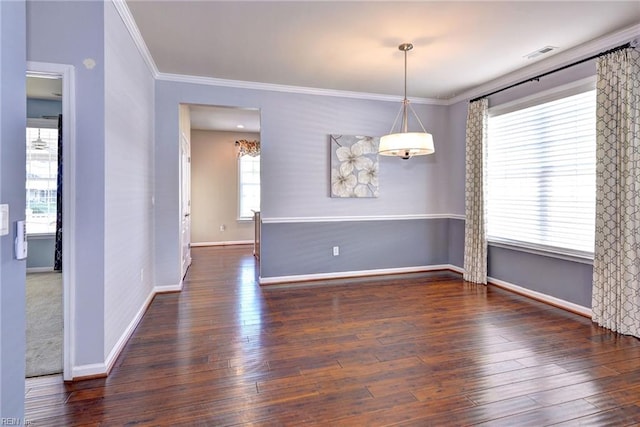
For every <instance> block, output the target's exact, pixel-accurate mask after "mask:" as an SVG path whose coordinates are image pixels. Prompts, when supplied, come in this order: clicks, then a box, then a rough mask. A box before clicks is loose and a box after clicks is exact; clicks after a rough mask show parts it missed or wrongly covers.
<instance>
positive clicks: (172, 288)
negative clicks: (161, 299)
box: [153, 280, 182, 294]
mask: <svg viewBox="0 0 640 427" xmlns="http://www.w3.org/2000/svg"><path fill="white" fill-rule="evenodd" d="M181 290H182V280H181V281H180V283H178V284H177V285H164V286H155V287H154V288H153V292H154V294H162V293H165V292H180V291H181Z"/></svg>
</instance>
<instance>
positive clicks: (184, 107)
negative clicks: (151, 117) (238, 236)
mask: <svg viewBox="0 0 640 427" xmlns="http://www.w3.org/2000/svg"><path fill="white" fill-rule="evenodd" d="M178 115H179V118H178V123H179V124H178V128H179V129H178V133H179V145H180V286H181V287H182V283H183V281H184V277H185V276H186V274H187V270H188V269H189V267H190V266H191V137H190V134H191V123H190V120H189V119H188V117H189V106H188V104H180V105H179V107H178ZM185 156H186V158H185ZM185 196H186V198H185ZM185 204H186V206H185ZM185 225H186V228H187V233H185ZM185 234H186V237H185ZM185 240H186V242H185ZM185 243H186V245H185ZM185 246H186V250H185Z"/></svg>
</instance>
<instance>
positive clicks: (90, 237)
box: [2, 1, 105, 365]
mask: <svg viewBox="0 0 640 427" xmlns="http://www.w3.org/2000/svg"><path fill="white" fill-rule="evenodd" d="M2 3H5V2H2ZM87 58H92V59H93V60H95V61H96V66H95V68H93V69H87V68H86V67H85V66H84V65H83V61H84V60H85V59H87ZM27 59H28V60H30V61H39V62H51V63H58V64H69V65H72V66H74V67H75V83H76V87H75V89H76V99H75V102H76V128H75V135H76V153H75V155H76V168H75V181H76V206H75V211H76V212H75V218H76V224H75V231H76V232H75V237H76V239H75V242H74V246H75V252H76V263H75V265H74V266H73V268H74V269H75V272H74V273H75V278H76V300H77V301H78V302H79V303H78V304H77V305H76V312H75V313H74V315H73V316H72V317H75V319H76V326H75V337H76V339H75V343H76V349H75V350H76V353H75V355H72V359H75V365H87V364H93V363H100V362H102V361H103V360H104V358H103V355H104V329H105V326H104V294H105V292H104V263H105V253H104V227H105V193H104V187H105V182H104V181H105V162H104V159H105V149H104V143H105V127H104V117H105V79H104V4H103V3H102V2H76V1H62V2H48V1H29V2H27ZM23 68H24V67H23ZM23 73H24V69H23ZM22 97H23V98H24V90H23V91H22ZM23 139H24V138H23Z"/></svg>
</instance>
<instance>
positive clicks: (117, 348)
mask: <svg viewBox="0 0 640 427" xmlns="http://www.w3.org/2000/svg"><path fill="white" fill-rule="evenodd" d="M155 295H156V292H155V288H154V289H152V290H151V292H150V293H149V296H147V299H146V300H145V301H144V303H143V304H142V307H140V309H139V310H138V312H137V313H136V315H135V316H134V317H133V319H131V322H129V326H127V327H126V329H125V330H124V331H123V333H122V335H120V338H119V339H118V341H117V342H116V343H115V345H114V346H113V348H112V349H111V351H110V352H109V355H108V356H107V358H106V360H105V361H104V364H103V365H104V366H105V368H106V371H105V374H108V373H109V372H110V371H111V368H113V365H114V363H116V359H117V358H118V356H119V355H120V353H121V352H122V350H123V349H124V347H125V346H126V345H127V342H128V341H129V338H131V335H133V332H134V331H135V330H136V328H137V327H138V324H139V323H140V321H141V320H142V317H143V316H144V313H145V312H146V311H147V309H148V308H149V306H150V305H151V301H153V297H155Z"/></svg>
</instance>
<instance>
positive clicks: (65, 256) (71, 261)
mask: <svg viewBox="0 0 640 427" xmlns="http://www.w3.org/2000/svg"><path fill="white" fill-rule="evenodd" d="M27 75H31V76H36V77H37V76H38V75H40V76H47V77H49V76H56V77H61V78H62V140H63V141H64V143H63V146H62V156H63V159H64V164H63V165H62V174H63V176H62V228H63V230H64V232H63V233H62V295H63V296H62V311H63V329H64V331H63V344H62V354H63V356H62V357H63V363H62V378H63V380H64V381H71V380H73V367H74V365H75V323H76V322H75V311H76V310H75V306H76V301H75V289H76V277H75V276H76V275H75V266H76V262H75V261H76V254H75V223H76V222H75V211H76V206H75V200H76V179H75V170H76V158H75V153H76V132H75V124H76V105H75V68H74V67H73V66H72V65H67V64H55V63H48V62H34V61H27Z"/></svg>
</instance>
